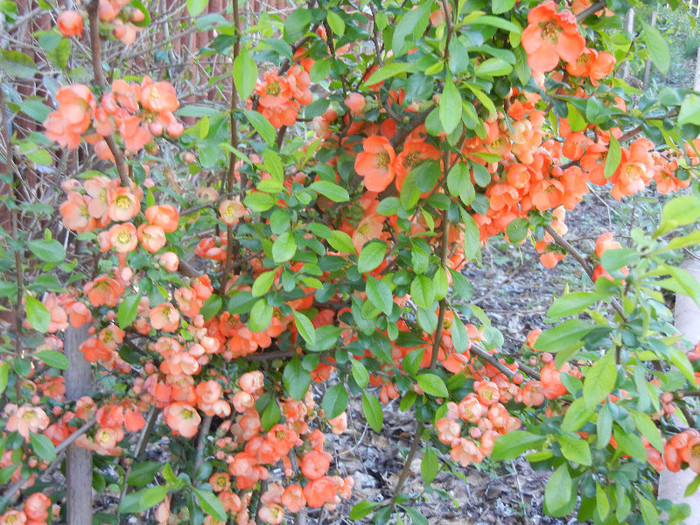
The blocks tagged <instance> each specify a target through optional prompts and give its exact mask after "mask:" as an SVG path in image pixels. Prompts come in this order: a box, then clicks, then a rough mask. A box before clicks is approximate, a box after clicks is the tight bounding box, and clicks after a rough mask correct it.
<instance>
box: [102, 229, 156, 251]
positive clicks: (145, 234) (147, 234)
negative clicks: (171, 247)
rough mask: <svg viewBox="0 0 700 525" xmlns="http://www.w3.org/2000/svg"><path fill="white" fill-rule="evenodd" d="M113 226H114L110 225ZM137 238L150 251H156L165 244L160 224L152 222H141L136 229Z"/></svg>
mask: <svg viewBox="0 0 700 525" xmlns="http://www.w3.org/2000/svg"><path fill="white" fill-rule="evenodd" d="M112 228H114V226H112ZM136 234H137V235H138V238H139V240H140V241H141V244H142V245H143V247H144V248H146V250H147V251H149V252H151V253H156V252H157V251H158V250H160V249H161V248H162V247H163V246H165V243H166V239H165V232H164V231H163V228H161V227H160V226H156V225H153V224H142V225H141V226H139V227H138V229H137V230H136Z"/></svg>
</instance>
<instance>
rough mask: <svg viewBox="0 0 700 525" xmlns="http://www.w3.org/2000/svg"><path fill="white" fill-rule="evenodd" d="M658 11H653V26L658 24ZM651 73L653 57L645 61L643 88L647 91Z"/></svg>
mask: <svg viewBox="0 0 700 525" xmlns="http://www.w3.org/2000/svg"><path fill="white" fill-rule="evenodd" d="M656 16H657V14H656V11H653V12H652V13H651V24H650V25H651V27H654V26H656ZM650 75H651V59H649V58H647V60H646V62H645V63H644V81H643V83H642V89H643V90H644V91H646V89H647V88H648V87H649V76H650Z"/></svg>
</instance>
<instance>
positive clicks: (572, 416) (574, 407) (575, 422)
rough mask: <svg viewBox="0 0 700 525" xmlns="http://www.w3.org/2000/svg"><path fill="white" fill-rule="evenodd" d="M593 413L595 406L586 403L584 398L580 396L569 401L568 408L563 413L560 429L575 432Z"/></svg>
mask: <svg viewBox="0 0 700 525" xmlns="http://www.w3.org/2000/svg"><path fill="white" fill-rule="evenodd" d="M593 414H595V407H589V406H588V405H586V400H585V399H584V398H582V397H580V398H578V399H577V400H576V401H574V402H573V403H571V405H570V406H569V409H568V410H567V411H566V414H564V420H563V421H562V423H561V429H562V430H563V431H564V432H576V431H577V430H578V429H579V428H581V427H582V426H583V425H584V424H586V422H587V421H589V420H590V419H591V418H592V417H593Z"/></svg>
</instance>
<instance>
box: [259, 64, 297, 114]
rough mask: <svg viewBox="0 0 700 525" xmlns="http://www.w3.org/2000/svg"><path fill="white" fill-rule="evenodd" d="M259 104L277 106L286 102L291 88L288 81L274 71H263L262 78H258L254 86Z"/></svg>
mask: <svg viewBox="0 0 700 525" xmlns="http://www.w3.org/2000/svg"><path fill="white" fill-rule="evenodd" d="M255 92H256V93H257V94H258V97H260V98H259V102H260V105H261V106H265V107H268V108H270V107H272V108H279V107H281V106H284V105H285V104H287V103H288V102H289V101H290V100H291V98H292V90H291V88H290V86H289V82H287V80H286V79H284V78H282V77H281V76H279V75H278V74H277V73H276V72H274V71H268V72H267V73H265V77H264V80H262V81H260V80H258V83H257V85H256V86H255Z"/></svg>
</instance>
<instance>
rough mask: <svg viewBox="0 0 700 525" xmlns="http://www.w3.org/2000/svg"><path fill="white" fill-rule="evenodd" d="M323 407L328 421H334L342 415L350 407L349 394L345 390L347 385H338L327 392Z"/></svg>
mask: <svg viewBox="0 0 700 525" xmlns="http://www.w3.org/2000/svg"><path fill="white" fill-rule="evenodd" d="M322 406H323V410H324V412H325V413H326V418H328V419H333V418H334V417H338V416H339V415H340V414H342V413H343V412H344V411H345V409H346V408H347V406H348V392H347V390H345V385H344V384H343V383H338V384H337V385H335V386H333V387H331V388H329V389H328V390H326V393H325V395H324V396H323V402H322Z"/></svg>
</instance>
